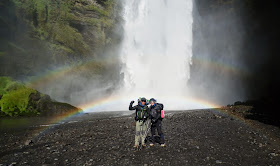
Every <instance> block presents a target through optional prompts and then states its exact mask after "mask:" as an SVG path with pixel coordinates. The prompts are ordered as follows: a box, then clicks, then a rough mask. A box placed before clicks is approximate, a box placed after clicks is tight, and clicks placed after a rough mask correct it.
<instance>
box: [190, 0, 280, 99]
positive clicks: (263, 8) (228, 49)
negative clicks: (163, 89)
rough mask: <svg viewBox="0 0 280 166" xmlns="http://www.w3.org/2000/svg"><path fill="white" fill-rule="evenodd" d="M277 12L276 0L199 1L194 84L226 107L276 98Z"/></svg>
mask: <svg viewBox="0 0 280 166" xmlns="http://www.w3.org/2000/svg"><path fill="white" fill-rule="evenodd" d="M278 7H279V2H276V1H271V0H270V1H262V0H246V1H241V0H211V1H208V0H197V1H195V9H194V24H193V26H194V28H193V29H194V33H193V34H194V37H193V38H194V41H193V65H192V68H191V70H192V71H191V75H192V77H191V80H190V84H192V85H193V86H195V87H196V88H197V89H199V91H200V92H201V93H203V92H208V93H209V94H210V96H211V97H210V98H211V99H214V97H215V96H216V97H217V98H216V100H220V101H221V100H224V101H223V102H226V103H231V102H234V101H236V100H244V99H248V98H251V99H256V98H260V97H265V98H274V96H277V94H278V92H279V77H276V76H275V73H278V72H279V71H280V69H279V65H277V64H278V60H279V56H278V52H279V48H278V47H279V40H280V33H279V30H278V29H279V28H280V22H279V21H278V20H279V19H278V17H279V15H280V13H279V10H278ZM197 85H198V86H197ZM214 100H215V99H214Z"/></svg>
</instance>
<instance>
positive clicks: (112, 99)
mask: <svg viewBox="0 0 280 166" xmlns="http://www.w3.org/2000/svg"><path fill="white" fill-rule="evenodd" d="M176 100H180V101H183V102H188V103H190V102H191V103H194V104H196V105H198V106H199V107H198V108H200V107H201V109H203V108H220V107H221V106H220V105H217V104H214V103H210V102H208V101H205V100H201V99H195V98H186V97H180V98H179V97H178V98H176ZM124 101H126V102H127V103H128V104H129V101H130V100H129V99H127V98H120V97H119V96H108V97H104V98H101V99H98V100H94V101H92V102H90V103H88V104H85V105H81V106H80V108H82V109H83V110H82V109H77V110H70V111H69V112H67V113H65V114H62V115H58V116H55V117H53V118H52V119H50V120H49V121H48V122H47V123H46V125H42V126H41V127H40V128H39V129H38V130H36V131H35V133H34V134H33V138H39V137H40V136H41V135H42V134H43V133H45V132H46V131H48V130H50V129H51V128H52V127H53V126H55V125H59V124H61V123H63V122H64V121H66V120H69V119H70V118H72V117H75V116H77V115H79V114H81V113H83V112H98V111H102V108H104V107H106V106H110V108H112V110H114V107H112V106H114V105H115V104H117V103H119V102H124ZM128 104H127V105H128ZM123 111H124V110H123Z"/></svg>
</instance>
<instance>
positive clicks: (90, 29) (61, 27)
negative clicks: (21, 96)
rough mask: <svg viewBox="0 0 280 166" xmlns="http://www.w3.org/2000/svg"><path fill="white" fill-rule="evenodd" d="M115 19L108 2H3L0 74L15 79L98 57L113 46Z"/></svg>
mask: <svg viewBox="0 0 280 166" xmlns="http://www.w3.org/2000/svg"><path fill="white" fill-rule="evenodd" d="M120 21H121V19H120V7H119V6H118V4H117V3H116V2H115V1H114V0H62V1H46V0H36V1H34V0H26V1H22V0H3V1H1V2H0V23H1V24H0V25H1V27H0V36H1V38H0V74H1V75H9V76H12V77H14V78H19V79H20V78H24V77H26V76H32V75H36V74H37V73H38V72H41V71H42V70H45V69H50V68H54V67H56V66H59V65H65V64H73V63H76V62H77V61H83V60H85V59H89V58H97V57H101V56H103V55H104V54H103V53H104V51H105V49H106V48H107V47H113V46H114V45H118V43H119V40H120V39H121V33H120V32H116V31H114V30H115V29H116V27H117V26H118V25H119V23H120Z"/></svg>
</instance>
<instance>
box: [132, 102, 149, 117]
mask: <svg viewBox="0 0 280 166" xmlns="http://www.w3.org/2000/svg"><path fill="white" fill-rule="evenodd" d="M132 104H133V103H130V104H129V110H135V120H136V121H138V120H147V119H148V117H149V116H150V108H149V107H148V106H147V105H144V106H143V105H141V104H140V103H139V104H138V105H136V106H134V107H133V106H132Z"/></svg>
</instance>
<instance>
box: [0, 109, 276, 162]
mask: <svg viewBox="0 0 280 166" xmlns="http://www.w3.org/2000/svg"><path fill="white" fill-rule="evenodd" d="M84 116H87V117H86V118H82V119H79V120H77V121H71V122H66V123H64V124H61V125H57V126H54V127H52V128H51V129H49V130H47V131H46V132H44V134H42V135H41V137H40V138H37V139H34V140H33V142H34V143H31V144H30V145H25V144H26V143H28V142H26V140H28V139H29V135H30V133H32V130H34V129H35V128H25V129H21V130H13V132H11V131H1V136H0V165H11V164H14V165H36V166H37V165H194V166H198V165H245V166H249V165H260V166H263V165H273V166H276V165H280V142H279V137H277V133H279V131H280V130H279V128H277V127H273V126H268V125H264V124H261V123H258V122H253V123H252V122H247V121H242V120H239V119H237V118H233V117H231V116H228V115H227V114H224V113H220V112H218V111H214V110H200V111H186V112H169V114H168V115H167V117H166V118H165V119H164V121H163V126H164V131H165V135H166V144H167V146H166V147H160V146H159V145H157V146H155V147H147V148H145V149H142V150H140V151H136V150H134V149H133V148H132V146H133V141H134V126H132V122H133V121H134V120H133V115H131V116H122V117H110V118H108V117H109V114H108V115H102V116H100V115H99V116H98V117H97V114H88V115H84Z"/></svg>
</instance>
